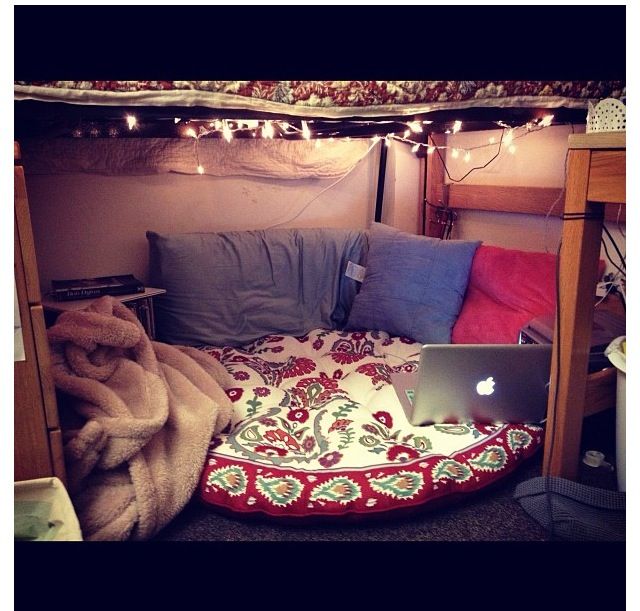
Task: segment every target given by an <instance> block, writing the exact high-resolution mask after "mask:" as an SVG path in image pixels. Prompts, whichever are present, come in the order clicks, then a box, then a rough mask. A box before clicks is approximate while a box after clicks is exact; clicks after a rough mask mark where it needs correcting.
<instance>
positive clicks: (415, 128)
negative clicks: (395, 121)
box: [407, 121, 422, 133]
mask: <svg viewBox="0 0 640 611" xmlns="http://www.w3.org/2000/svg"><path fill="white" fill-rule="evenodd" d="M407 127H408V128H409V129H410V130H411V131H412V132H415V133H418V132H421V131H422V123H420V121H411V122H410V123H407Z"/></svg>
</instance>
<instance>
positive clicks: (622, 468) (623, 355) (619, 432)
mask: <svg viewBox="0 0 640 611" xmlns="http://www.w3.org/2000/svg"><path fill="white" fill-rule="evenodd" d="M626 346H627V339H626V336H624V335H623V336H622V337H617V338H616V339H614V340H613V341H612V342H611V343H610V344H609V345H608V346H607V349H606V350H605V351H604V353H605V354H606V355H607V357H608V358H609V360H610V361H611V364H612V365H613V366H614V367H615V368H616V369H617V370H618V379H617V380H616V472H617V475H618V489H619V490H620V491H622V492H625V491H626V489H627V488H626V486H627V481H626V462H627V461H626V434H627V425H626V419H627V394H626V392H627V391H626V386H627V349H626Z"/></svg>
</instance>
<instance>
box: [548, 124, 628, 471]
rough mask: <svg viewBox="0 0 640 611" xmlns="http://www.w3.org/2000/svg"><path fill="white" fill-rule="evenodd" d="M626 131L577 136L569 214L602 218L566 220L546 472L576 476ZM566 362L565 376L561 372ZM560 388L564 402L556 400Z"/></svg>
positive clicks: (621, 200)
mask: <svg viewBox="0 0 640 611" xmlns="http://www.w3.org/2000/svg"><path fill="white" fill-rule="evenodd" d="M625 181H626V134H625V132H595V133H591V134H575V135H572V136H569V157H568V173H567V183H566V196H565V209H564V211H565V214H567V213H569V214H576V215H582V214H588V215H590V216H595V217H596V218H589V219H579V220H571V221H569V220H565V221H564V223H563V229H562V248H561V251H560V273H559V286H560V294H559V296H558V297H559V299H558V307H559V311H560V316H559V321H560V329H559V332H558V328H557V323H556V334H555V337H556V338H559V341H556V342H555V344H554V348H553V358H552V362H551V387H550V391H549V404H548V411H547V431H546V438H545V447H544V462H543V468H542V469H543V473H544V474H545V475H554V476H559V477H564V478H567V479H575V478H576V476H577V473H578V461H579V458H580V457H579V452H580V441H581V435H582V420H583V417H584V415H585V413H594V412H593V411H590V412H589V411H587V412H585V399H586V395H587V368H588V359H589V350H590V343H591V342H590V340H591V328H592V324H593V296H594V295H595V288H596V283H597V270H598V260H599V257H600V239H601V235H602V222H603V218H604V209H605V207H606V204H625V203H626V185H625ZM558 365H559V372H560V374H559V376H558ZM556 395H557V401H556V400H555V399H556Z"/></svg>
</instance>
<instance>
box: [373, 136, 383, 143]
mask: <svg viewBox="0 0 640 611" xmlns="http://www.w3.org/2000/svg"><path fill="white" fill-rule="evenodd" d="M380 140H381V138H380V136H374V137H373V138H371V141H372V142H373V143H374V144H376V142H379V141H380Z"/></svg>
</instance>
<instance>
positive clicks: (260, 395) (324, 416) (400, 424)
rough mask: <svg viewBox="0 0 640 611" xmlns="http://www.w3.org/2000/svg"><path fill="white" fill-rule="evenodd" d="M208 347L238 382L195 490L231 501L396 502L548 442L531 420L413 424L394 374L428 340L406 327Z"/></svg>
mask: <svg viewBox="0 0 640 611" xmlns="http://www.w3.org/2000/svg"><path fill="white" fill-rule="evenodd" d="M203 349H204V350H206V351H207V352H209V353H210V354H212V355H214V356H215V357H216V358H217V359H219V360H220V361H221V362H222V363H223V364H224V365H225V366H226V367H227V369H228V370H229V371H230V372H231V374H232V376H233V377H234V379H235V380H236V381H237V387H235V388H231V389H229V390H228V391H227V393H228V395H229V397H230V398H231V400H232V401H233V402H234V406H235V414H234V417H233V420H232V423H231V425H230V428H229V430H228V431H227V432H225V433H223V434H220V435H218V436H216V437H214V439H213V440H212V442H211V446H210V449H209V453H208V457H207V462H206V465H205V468H204V470H203V473H202V477H201V481H200V486H199V495H200V498H201V499H202V500H203V501H205V502H206V503H209V504H211V505H214V506H217V507H220V508H224V509H227V510H231V511H233V512H239V513H259V514H262V515H269V516H280V517H287V518H291V517H309V516H320V515H324V516H344V515H347V514H351V515H352V516H353V515H366V514H371V515H373V514H376V515H380V513H387V512H390V513H392V512H393V511H395V510H397V509H401V508H410V507H413V506H417V505H422V504H426V503H430V502H432V501H435V500H437V499H441V498H443V497H445V496H447V495H449V494H456V493H469V492H473V491H475V490H478V489H480V488H483V487H484V486H486V485H488V484H490V483H492V482H494V481H496V480H497V479H499V478H501V477H503V476H504V475H506V474H507V473H509V472H511V471H512V470H513V469H515V468H516V467H517V466H518V464H519V463H520V462H521V461H522V460H523V459H525V458H527V457H529V456H530V455H531V454H533V453H534V452H535V451H536V449H537V448H538V447H539V446H540V444H541V442H542V434H543V429H542V428H541V427H538V426H533V425H506V424H502V425H481V424H478V423H472V422H467V423H464V424H456V425H453V424H447V425H431V426H423V427H414V426H412V425H410V424H409V422H408V421H407V418H406V416H405V413H404V411H403V408H402V406H401V404H400V401H399V399H398V397H397V395H396V392H395V390H394V388H393V386H392V385H391V384H390V378H389V374H390V373H391V372H392V371H401V370H405V371H413V370H415V369H416V368H417V364H418V360H417V359H418V356H419V351H420V344H418V343H415V342H413V341H412V340H409V339H406V338H401V337H390V336H389V335H388V334H386V333H384V332H375V331H374V332H366V333H365V332H340V331H329V330H323V329H317V330H314V331H312V332H310V333H309V334H307V335H304V336H302V337H285V336H277V335H270V336H267V337H264V338H262V339H260V340H257V341H256V342H253V343H252V344H250V345H247V346H245V347H244V348H230V347H226V348H215V347H205V348H203Z"/></svg>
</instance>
